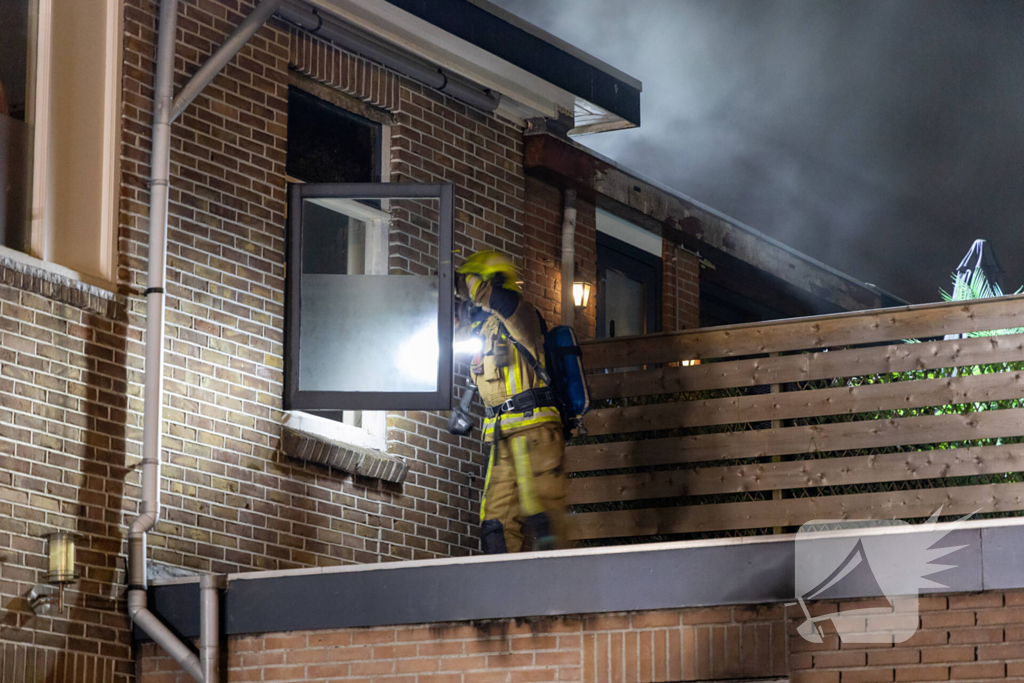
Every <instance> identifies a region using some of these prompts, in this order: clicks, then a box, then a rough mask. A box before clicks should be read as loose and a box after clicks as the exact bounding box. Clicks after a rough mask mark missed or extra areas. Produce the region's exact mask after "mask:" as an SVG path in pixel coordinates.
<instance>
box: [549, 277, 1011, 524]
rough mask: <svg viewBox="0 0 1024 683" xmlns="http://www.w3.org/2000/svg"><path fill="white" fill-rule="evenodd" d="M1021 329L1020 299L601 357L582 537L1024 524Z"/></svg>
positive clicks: (748, 328) (578, 514)
mask: <svg viewBox="0 0 1024 683" xmlns="http://www.w3.org/2000/svg"><path fill="white" fill-rule="evenodd" d="M1020 328H1024V296H1010V297H1001V298H998V299H986V300H978V301H971V302H953V303H945V304H928V305H919V306H908V307H904V308H895V309H884V310H876V311H867V312H856V313H844V314H839V315H830V316H820V317H812V318H800V319H794V320H783V321H777V322H768V323H756V324H746V325H734V326H728V327H717V328H703V329H696V330H691V331H686V332H680V333H671V334H660V335H652V336H643V337H631V338H620V339H614V340H604V341H593V342H587V343H585V344H584V345H583V347H584V363H585V364H586V367H587V370H588V371H589V372H592V373H594V374H592V375H591V377H590V380H591V391H592V397H593V399H594V402H595V406H596V407H595V409H594V410H592V411H591V413H590V414H589V415H588V416H587V420H586V423H587V427H588V431H589V434H588V435H587V436H586V437H583V438H579V439H577V440H576V441H574V442H573V444H572V445H570V447H569V448H568V449H567V453H566V462H567V469H568V471H569V473H570V482H569V500H568V502H569V504H570V505H571V506H572V509H573V511H574V513H575V514H573V515H572V517H571V520H572V532H571V534H572V536H573V537H574V538H575V539H577V540H585V541H590V542H592V543H596V544H602V543H615V542H632V541H637V540H659V539H677V538H700V537H708V536H721V535H745V534H757V533H772V532H779V531H784V530H794V529H795V528H796V527H799V526H800V525H802V524H804V523H806V522H808V521H811V520H820V519H860V518H871V519H891V518H898V519H911V520H912V519H919V518H926V517H928V516H930V515H931V514H932V513H933V512H935V511H937V510H938V509H939V508H941V509H942V513H941V514H942V515H943V517H945V516H950V515H963V514H967V513H971V512H975V511H980V513H983V514H984V513H1017V512H1019V511H1022V510H1024V483H1022V482H1024V476H1021V473H1022V472H1024V443H1022V442H1024V334H1022V332H1024V330H1022V329H1020ZM977 333H983V334H986V335H988V336H969V337H965V338H949V337H950V336H952V335H957V336H959V335H968V334H977ZM693 361H699V363H692V362H693ZM684 362H690V363H689V364H687V363H684Z"/></svg>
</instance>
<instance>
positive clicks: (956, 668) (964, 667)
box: [949, 662, 1006, 681]
mask: <svg viewBox="0 0 1024 683" xmlns="http://www.w3.org/2000/svg"><path fill="white" fill-rule="evenodd" d="M1004 675H1006V665H1005V664H1003V663H1001V662H1000V663H987V664H981V663H978V664H954V665H953V666H951V667H950V668H949V679H950V680H951V681H964V680H971V679H976V678H1002V677H1003V676H1004Z"/></svg>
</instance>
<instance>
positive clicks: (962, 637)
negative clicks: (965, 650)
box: [949, 627, 1003, 645]
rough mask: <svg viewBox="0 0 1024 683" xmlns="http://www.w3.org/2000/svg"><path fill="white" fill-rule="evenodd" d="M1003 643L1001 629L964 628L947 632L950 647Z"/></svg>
mask: <svg viewBox="0 0 1024 683" xmlns="http://www.w3.org/2000/svg"><path fill="white" fill-rule="evenodd" d="M1001 642H1003V629H1002V628H1001V627H994V628H992V627H990V628H978V627H975V628H965V629H955V630H953V631H950V632H949V644H950V645H967V644H972V643H1001Z"/></svg>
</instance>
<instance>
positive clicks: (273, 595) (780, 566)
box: [149, 520, 1024, 637]
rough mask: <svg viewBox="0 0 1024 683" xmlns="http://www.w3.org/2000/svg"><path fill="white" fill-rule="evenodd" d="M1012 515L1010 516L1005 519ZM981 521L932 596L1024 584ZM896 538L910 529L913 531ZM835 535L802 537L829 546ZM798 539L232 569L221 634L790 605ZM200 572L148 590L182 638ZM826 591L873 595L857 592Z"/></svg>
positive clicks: (1021, 554) (1013, 550)
mask: <svg viewBox="0 0 1024 683" xmlns="http://www.w3.org/2000/svg"><path fill="white" fill-rule="evenodd" d="M1008 521H1011V520H1008ZM994 522H1001V520H984V523H980V522H979V523H975V524H974V525H971V526H967V525H965V528H960V529H957V530H955V531H953V532H951V533H950V534H949V536H947V537H946V538H945V539H943V541H942V542H941V544H940V545H941V546H943V547H945V546H950V547H951V546H964V547H963V548H961V549H959V550H957V551H955V552H954V553H952V554H951V555H949V556H947V557H946V558H943V559H942V560H940V561H937V563H938V564H946V565H955V568H953V569H948V570H945V571H940V572H939V573H937V574H933V575H932V576H930V577H929V578H930V579H932V580H933V581H936V582H940V583H941V584H943V586H942V587H938V588H930V589H925V590H924V591H923V592H931V593H963V592H974V591H981V590H1004V589H1015V588H1024V563H1022V560H1024V524H1022V523H1021V522H1020V521H1019V520H1012V523H996V524H994ZM901 533H915V532H914V531H912V530H908V531H902V532H901ZM835 537H836V535H835V534H831V535H830V534H820V535H819V536H818V537H815V538H814V539H812V540H810V541H806V540H805V541H801V542H803V543H816V544H820V545H821V547H822V548H825V547H826V546H827V544H828V543H830V542H831V540H833V539H834V538H835ZM794 567H795V537H794V536H793V535H785V536H780V537H777V538H751V539H729V540H728V541H727V542H678V543H663V544H650V545H647V546H629V547H624V548H602V549H588V550H567V551H556V552H548V553H524V554H521V555H512V556H503V557H497V558H495V557H472V558H458V559H450V560H429V561H419V562H396V563H386V564H376V565H349V566H344V567H333V568H319V569H309V570H294V571H285V572H252V573H243V574H233V575H231V576H229V584H228V590H227V591H226V592H225V596H224V618H223V622H222V623H223V625H224V629H225V632H226V633H227V634H229V635H241V634H257V633H273V632H281V631H292V630H318V629H338V628H353V627H367V626H383V625H401V624H429V623H441V622H465V621H482V620H491V619H509V618H531V617H545V616H550V617H554V616H567V615H574V614H595V613H604V612H631V611H642V610H659V609H679V608H687V607H706V606H717V605H746V604H765V603H777V602H790V601H793V600H794V599H795V595H794V592H795V591H794ZM198 586H199V584H198V579H174V580H171V581H169V582H166V583H163V584H161V585H154V586H152V587H151V588H150V589H149V593H150V601H151V602H150V604H151V605H152V606H153V611H154V612H156V613H157V614H158V615H159V616H160V617H161V618H162V619H164V620H165V622H166V623H168V625H169V626H171V628H173V629H174V630H176V631H177V632H179V633H180V634H181V635H182V636H184V637H195V636H197V635H198V632H199V587H198ZM829 597H830V599H831V598H839V599H852V598H859V597H875V596H874V594H873V593H871V592H869V591H867V590H864V589H862V588H860V587H858V586H857V585H856V584H851V585H849V586H847V588H846V589H845V590H838V591H833V593H832V594H830V596H829Z"/></svg>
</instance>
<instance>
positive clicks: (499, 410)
mask: <svg viewBox="0 0 1024 683" xmlns="http://www.w3.org/2000/svg"><path fill="white" fill-rule="evenodd" d="M557 406H558V401H557V399H556V398H555V392H554V391H552V390H551V388H550V387H542V388H540V389H527V390H526V391H521V392H519V393H518V394H516V395H515V396H513V397H512V398H510V399H508V400H507V401H505V402H504V403H500V404H498V405H496V406H494V407H491V406H485V407H484V413H485V414H486V415H487V417H489V418H491V417H497V416H499V415H503V414H505V413H524V412H526V411H528V410H533V409H534V408H548V407H557Z"/></svg>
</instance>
